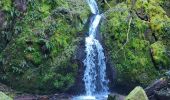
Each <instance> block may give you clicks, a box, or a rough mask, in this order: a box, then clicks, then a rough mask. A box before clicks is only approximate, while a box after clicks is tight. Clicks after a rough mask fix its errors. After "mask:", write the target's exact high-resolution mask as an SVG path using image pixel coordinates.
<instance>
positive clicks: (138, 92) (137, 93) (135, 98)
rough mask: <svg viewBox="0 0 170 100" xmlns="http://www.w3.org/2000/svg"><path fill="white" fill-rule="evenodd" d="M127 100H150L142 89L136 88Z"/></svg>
mask: <svg viewBox="0 0 170 100" xmlns="http://www.w3.org/2000/svg"><path fill="white" fill-rule="evenodd" d="M125 100H149V99H148V97H147V95H146V93H145V91H144V90H143V88H142V87H139V86H138V87H136V88H135V89H134V90H132V92H130V94H129V95H128V96H127V97H126V98H125Z"/></svg>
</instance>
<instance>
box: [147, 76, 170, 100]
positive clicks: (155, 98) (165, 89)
mask: <svg viewBox="0 0 170 100" xmlns="http://www.w3.org/2000/svg"><path fill="white" fill-rule="evenodd" d="M169 83H170V81H169V76H168V77H163V78H161V79H159V80H156V81H155V82H153V83H152V84H150V85H149V86H148V87H147V88H146V89H145V91H146V94H147V96H148V98H149V100H169V99H170V86H169Z"/></svg>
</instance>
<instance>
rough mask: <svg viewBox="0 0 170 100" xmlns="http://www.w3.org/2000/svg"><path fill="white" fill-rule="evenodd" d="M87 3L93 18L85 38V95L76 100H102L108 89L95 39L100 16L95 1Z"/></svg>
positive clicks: (97, 41)
mask: <svg viewBox="0 0 170 100" xmlns="http://www.w3.org/2000/svg"><path fill="white" fill-rule="evenodd" d="M87 3H88V4H89V6H90V9H91V12H92V13H93V17H91V22H90V26H89V32H88V37H86V38H85V46H86V49H85V53H86V58H85V60H84V61H83V63H84V67H85V72H84V77H83V81H84V83H85V92H86V94H85V96H80V97H79V98H77V99H76V100H103V99H102V98H103V97H102V96H107V94H108V90H109V89H108V86H107V85H108V80H107V79H106V63H105V56H104V52H103V47H102V45H101V44H100V42H99V40H98V39H97V29H98V25H99V23H100V20H101V15H100V14H99V10H98V6H97V3H96V1H95V0H87Z"/></svg>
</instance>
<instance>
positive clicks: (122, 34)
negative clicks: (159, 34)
mask: <svg viewBox="0 0 170 100" xmlns="http://www.w3.org/2000/svg"><path fill="white" fill-rule="evenodd" d="M114 9H122V10H119V11H117V10H116V11H112V12H110V13H107V14H105V17H106V20H105V21H103V24H102V26H101V30H102V33H103V36H104V38H105V39H104V40H105V44H106V47H107V51H108V53H109V57H110V59H111V63H112V64H114V67H115V69H116V70H117V82H118V84H123V85H126V84H131V85H133V84H137V83H140V84H142V85H147V84H148V83H150V82H151V81H152V80H154V79H155V78H156V76H157V75H158V72H157V71H156V69H155V67H154V65H153V63H152V59H151V55H150V52H149V51H150V42H149V41H148V40H146V39H145V35H144V33H145V31H146V30H147V28H148V27H149V25H148V24H147V22H145V21H142V20H141V19H140V18H138V16H137V15H136V14H135V13H133V12H130V11H129V8H128V6H127V5H126V4H125V3H121V4H118V5H117V6H116V7H114ZM131 17H132V21H131V23H130V24H129V21H130V18H131ZM129 25H130V29H129V28H128V26H129ZM104 26H105V27H104ZM128 30H129V34H127V33H128ZM132 83H133V84H132Z"/></svg>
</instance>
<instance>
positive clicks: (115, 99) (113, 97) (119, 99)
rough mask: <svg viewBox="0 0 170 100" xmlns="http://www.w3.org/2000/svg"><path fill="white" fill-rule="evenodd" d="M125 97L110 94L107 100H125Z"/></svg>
mask: <svg viewBox="0 0 170 100" xmlns="http://www.w3.org/2000/svg"><path fill="white" fill-rule="evenodd" d="M124 99H125V96H123V95H119V94H114V93H113V94H109V95H108V98H107V100H124Z"/></svg>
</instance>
